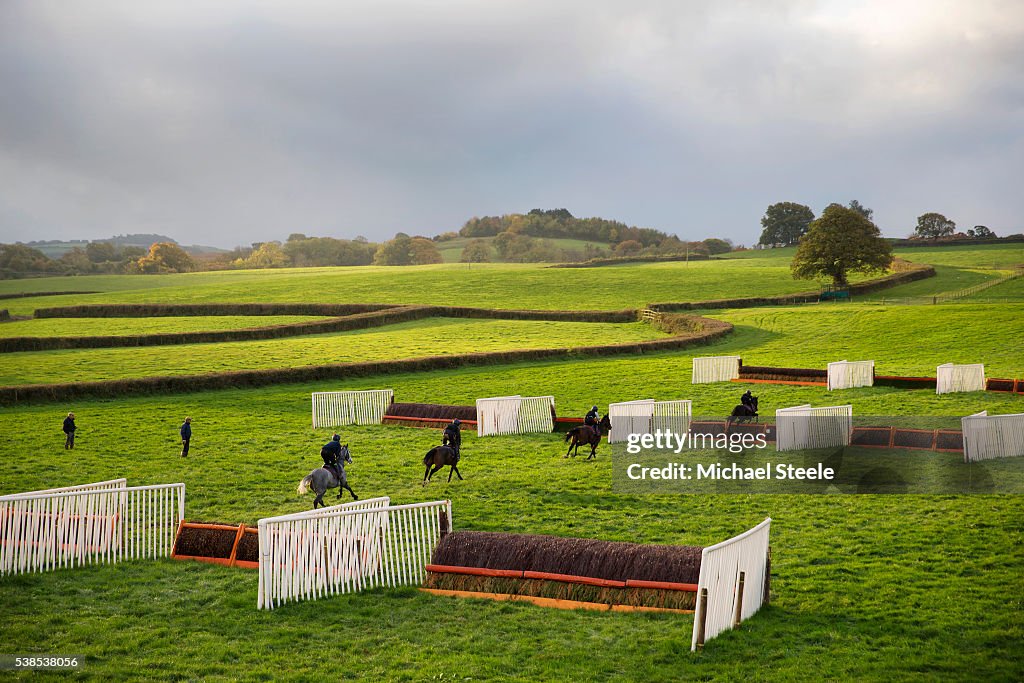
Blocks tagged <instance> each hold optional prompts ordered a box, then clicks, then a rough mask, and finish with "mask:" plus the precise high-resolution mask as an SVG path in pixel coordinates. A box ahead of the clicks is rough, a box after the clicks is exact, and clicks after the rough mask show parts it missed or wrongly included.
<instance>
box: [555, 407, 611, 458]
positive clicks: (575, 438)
mask: <svg viewBox="0 0 1024 683" xmlns="http://www.w3.org/2000/svg"><path fill="white" fill-rule="evenodd" d="M611 430H612V422H611V420H609V419H608V416H607V415H605V416H604V417H602V418H601V421H600V422H598V423H597V427H591V426H589V425H580V426H579V427H573V428H572V429H570V430H569V431H568V432H567V433H566V435H565V441H564V442H563V443H569V440H570V439H572V443H569V450H568V451H566V452H565V455H563V456H562V457H563V458H568V457H569V452H570V451H573V449H574V448H575V449H576V450H575V451H573V453H572V457H574V458H575V457H576V454H577V453H578V452H579V450H580V446H590V455H589V456H587V460H590V459H591V458H596V457H597V447H598V446H599V445H600V444H601V437H602V436H604V435H605V434H607V433H608V432H610V431H611Z"/></svg>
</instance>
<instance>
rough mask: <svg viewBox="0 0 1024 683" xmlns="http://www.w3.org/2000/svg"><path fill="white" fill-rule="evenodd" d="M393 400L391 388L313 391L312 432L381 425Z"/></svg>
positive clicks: (393, 393)
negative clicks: (327, 428) (351, 425)
mask: <svg viewBox="0 0 1024 683" xmlns="http://www.w3.org/2000/svg"><path fill="white" fill-rule="evenodd" d="M394 400H395V390H394V389H369V390H366V391H314V392H313V429H321V428H324V427H340V426H343V425H350V424H357V425H370V424H381V422H382V421H383V419H384V415H385V413H386V412H387V409H388V406H390V405H391V404H392V403H393V402H394Z"/></svg>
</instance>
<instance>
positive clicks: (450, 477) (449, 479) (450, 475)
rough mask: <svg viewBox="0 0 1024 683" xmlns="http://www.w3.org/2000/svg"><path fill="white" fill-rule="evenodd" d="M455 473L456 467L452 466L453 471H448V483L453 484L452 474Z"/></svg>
mask: <svg viewBox="0 0 1024 683" xmlns="http://www.w3.org/2000/svg"><path fill="white" fill-rule="evenodd" d="M454 471H455V465H452V466H451V469H449V470H448V483H449V484H450V483H452V472H454ZM459 478H460V479H461V478H462V477H459Z"/></svg>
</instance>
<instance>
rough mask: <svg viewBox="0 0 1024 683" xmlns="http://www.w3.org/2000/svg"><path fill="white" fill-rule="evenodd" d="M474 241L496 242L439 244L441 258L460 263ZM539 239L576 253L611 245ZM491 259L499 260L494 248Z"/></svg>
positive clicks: (467, 239)
mask: <svg viewBox="0 0 1024 683" xmlns="http://www.w3.org/2000/svg"><path fill="white" fill-rule="evenodd" d="M474 239H482V240H484V241H485V242H487V243H488V244H490V243H492V242H494V238H493V237H479V238H472V237H459V238H457V239H454V240H448V241H446V242H438V243H437V248H438V250H440V252H441V256H443V257H444V262H445V263H458V262H459V261H460V259H461V258H462V250H463V249H464V248H465V247H466V245H467V244H469V243H470V242H471V241H473V240H474ZM537 239H543V240H544V241H545V242H550V243H552V244H554V245H555V246H556V247H558V248H559V249H572V250H575V251H583V250H584V249H585V248H586V247H587V246H588V245H589V246H592V247H596V248H600V249H605V250H608V249H609V245H608V244H607V243H603V242H594V241H589V240H574V239H568V238H561V237H559V238H547V237H543V238H537ZM491 258H492V259H494V260H497V258H498V255H497V253H495V252H494V251H493V248H492V255H491Z"/></svg>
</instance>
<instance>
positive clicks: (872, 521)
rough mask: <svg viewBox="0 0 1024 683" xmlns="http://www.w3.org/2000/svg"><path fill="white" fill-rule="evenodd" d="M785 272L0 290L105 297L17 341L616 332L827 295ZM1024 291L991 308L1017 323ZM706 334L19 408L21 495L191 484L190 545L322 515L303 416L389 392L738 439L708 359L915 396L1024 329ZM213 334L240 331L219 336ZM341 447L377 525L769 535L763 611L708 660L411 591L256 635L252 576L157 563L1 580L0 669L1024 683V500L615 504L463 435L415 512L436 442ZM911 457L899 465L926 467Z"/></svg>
mask: <svg viewBox="0 0 1024 683" xmlns="http://www.w3.org/2000/svg"><path fill="white" fill-rule="evenodd" d="M897 251H898V253H899V254H900V255H903V256H904V257H905V258H910V259H911V260H913V261H917V262H924V263H934V264H937V268H938V271H939V275H938V277H936V278H932V279H930V280H927V281H924V282H922V283H912V284H910V285H905V286H903V288H906V289H905V290H904V293H903V294H901V296H905V297H908V296H928V295H932V294H937V293H942V292H946V291H952V290H956V289H960V288H963V287H966V286H971V285H972V284H976V283H977V282H982V281H985V280H986V279H989V278H992V277H997V276H998V273H997V272H995V271H993V270H992V268H993V267H997V268H1000V269H1002V268H1006V267H1009V266H1010V265H1012V264H1014V263H1019V262H1022V261H1024V258H1022V256H1024V249H1021V248H1020V245H1008V246H999V247H955V248H932V249H930V250H929V249H925V248H920V249H918V248H915V249H910V250H897ZM785 252H786V250H774V251H770V252H745V253H742V254H738V255H730V258H725V259H716V260H713V261H707V262H691V263H689V264H685V263H663V264H643V265H629V266H622V267H616V268H595V269H564V270H563V269H545V268H543V267H540V266H536V265H525V266H524V265H511V264H489V265H476V264H474V265H473V267H472V268H467V267H466V266H465V265H455V264H451V265H437V266H424V267H412V268H380V267H367V268H323V269H295V270H282V271H231V272H217V273H194V274H186V275H165V276H90V277H76V278H50V279H44V280H21V281H4V282H0V293H4V292H24V291H54V290H67V289H83V290H84V289H96V290H101V291H102V292H103V293H102V294H95V295H72V296H61V297H43V298H35V299H33V298H25V299H10V300H5V301H0V308H10V309H11V311H12V313H15V314H20V315H26V314H31V312H32V310H33V309H34V308H36V307H43V306H54V305H71V304H85V303H133V302H140V303H141V302H149V303H192V302H234V301H237V302H263V301H267V302H272V301H295V302H306V301H320V302H365V303H370V302H374V303H376V302H381V303H436V304H451V305H467V306H487V307H501V308H548V309H558V308H570V309H582V308H602V309H618V308H624V307H636V306H640V305H643V304H645V303H648V302H653V301H699V300H704V299H713V298H725V297H737V296H755V295H762V294H763V295H770V294H784V293H790V292H797V291H805V290H809V289H814V288H815V287H816V285H815V283H811V282H801V281H795V280H792V278H791V277H790V275H789V258H790V257H791V255H790V256H788V257H787V256H786V254H785ZM904 252H906V253H904ZM929 259H931V260H929ZM1022 282H1024V281H1022V280H1016V281H1013V282H1010V283H1006V284H1004V285H1000V286H997V287H995V288H992V289H990V290H986V291H985V292H983V293H982V297H987V296H997V295H999V296H1017V297H1019V296H1021V295H1022V294H1024V291H1022V290H1021V283H1022ZM903 288H896V289H894V290H889V291H888V292H887V294H888V295H889V296H892V294H891V293H892V292H896V291H897V290H900V289H903ZM1006 292H1010V293H1011V294H1009V295H1007V294H1005V293H1006ZM1018 300H1020V299H1018ZM705 314H706V315H711V316H713V317H717V318H721V319H724V320H728V321H729V322H731V323H733V324H734V325H735V331H734V333H733V334H732V335H729V336H728V337H726V338H724V339H723V340H721V341H719V342H717V343H715V344H712V345H709V346H705V347H696V348H693V349H687V350H685V351H673V352H658V353H650V354H642V355H638V356H617V357H607V358H591V357H579V358H573V359H568V360H565V359H563V360H557V361H556V360H552V361H546V362H529V363H517V364H510V365H494V366H486V367H472V368H460V369H457V370H450V371H436V372H423V373H406V374H394V375H387V376H380V377H366V378H359V379H356V380H350V381H324V382H317V383H307V384H294V385H278V386H272V387H266V388H262V389H242V388H237V389H227V390H218V391H208V392H197V393H176V394H165V395H154V396H148V397H137V398H131V399H104V400H99V399H96V400H77V401H74V402H64V401H54V402H41V403H33V404H27V405H25V404H22V405H14V406H5V407H4V408H3V409H2V410H0V433H2V434H3V437H4V438H3V445H2V446H0V462H2V464H0V494H4V493H10V492H17V491H27V490H31V489H39V488H49V487H54V486H64V485H68V484H72V483H83V482H88V481H97V480H103V479H110V478H114V477H120V476H125V477H128V479H129V484H133V485H134V484H153V483H167V482H175V481H183V482H185V484H186V486H187V491H188V493H187V505H186V516H187V518H189V519H193V520H203V521H222V522H230V523H238V522H245V523H249V524H252V523H255V522H256V520H258V519H259V518H261V517H265V516H270V515H274V514H282V513H287V512H295V511H299V510H304V509H307V508H308V507H310V506H311V504H312V495H307V496H305V497H300V496H298V495H297V494H296V491H295V489H296V486H297V485H298V482H299V480H300V479H301V478H302V476H304V475H305V474H306V473H308V472H309V471H310V470H311V469H313V468H314V467H317V466H319V464H320V458H319V447H320V445H321V444H322V443H323V442H324V441H326V440H327V439H328V438H329V436H330V433H331V430H319V431H314V430H313V429H312V428H311V426H310V412H309V411H310V392H312V391H328V390H338V389H368V388H385V387H390V388H394V389H395V393H396V400H398V401H403V402H404V401H408V402H432V403H451V404H464V405H469V404H472V403H473V401H474V400H475V399H477V398H481V397H486V396H501V395H509V394H522V395H546V394H553V395H554V396H555V398H556V405H557V411H558V413H559V415H578V416H582V414H583V413H584V412H585V411H586V410H587V409H588V408H589V407H590V406H591V405H593V404H594V403H597V404H598V405H599V406H600V408H601V410H602V412H604V411H605V410H606V407H607V404H608V403H610V402H614V401H623V400H631V399H639V398H655V399H663V400H664V399H691V400H693V402H694V405H693V408H694V414H695V415H698V416H701V415H704V416H715V415H719V416H720V415H723V414H726V413H728V412H729V411H730V410H731V409H732V408H733V407H734V406H735V405H736V404H737V403H738V401H739V395H740V394H741V393H742V391H743V390H744V389H746V388H748V387H747V386H745V385H744V384H743V383H720V384H706V385H693V384H691V383H690V379H691V363H692V358H693V357H694V356H698V355H720V354H738V355H741V356H742V357H743V359H744V363H745V364H747V365H786V366H796V367H817V368H824V367H825V364H826V363H827V362H829V361H834V360H842V359H847V360H875V361H876V367H877V372H878V374H895V375H900V374H908V375H934V372H935V366H936V365H938V364H940V363H945V362H963V363H973V362H983V363H985V365H986V373H987V374H988V375H989V376H990V377H1000V376H1001V377H1022V376H1024V355H1022V354H1021V353H1020V350H1019V349H1020V343H1019V340H1020V339H1021V338H1022V336H1024V322H1022V321H1024V303H1001V304H990V303H977V302H976V303H970V302H963V303H956V304H945V305H887V304H886V305H883V304H880V303H879V302H878V300H877V298H869V299H868V300H867V301H865V302H864V303H859V302H854V303H835V304H832V303H830V304H810V305H803V306H793V307H771V308H751V309H736V310H714V311H710V312H707V313H705ZM298 319H304V318H298ZM211 320H216V321H217V322H215V323H211V322H210V321H211ZM232 320H238V325H239V326H244V325H246V323H247V322H251V323H252V324H258V325H262V324H267V321H268V320H269V318H266V317H258V318H241V319H237V318H217V319H213V318H207V317H203V318H195V319H192V320H188V319H177V320H176V319H166V318H163V319H157V318H154V319H133V320H122V319H103V320H89V319H74V320H72V319H68V320H59V319H57V320H33V321H26V322H24V323H21V322H15V323H5V324H3V325H0V330H10V329H14V330H18V329H19V328H17V327H12V326H14V325H22V326H23V328H24V329H33V330H50V331H51V332H52V333H54V334H74V333H75V332H74V331H80V330H89V332H88V334H94V333H98V334H118V333H121V334H127V333H129V332H126V331H125V330H128V329H132V330H138V331H146V332H148V331H156V330H157V329H161V330H162V328H159V327H150V325H160V324H168V325H172V326H173V325H178V324H180V325H183V326H185V327H180V328H171V330H169V331H182V330H183V329H228V328H230V327H231V326H233V324H234V323H231V322H229V321H232ZM221 323H223V324H224V325H225V327H223V328H220V327H216V328H215V327H210V325H211V324H217V325H219V324H221ZM47 325H51V326H52V327H47ZM122 325H127V326H129V327H121V326H122ZM190 325H195V326H196V327H195V328H192V327H189V326H190ZM118 330H121V331H120V332H118ZM81 333H85V332H81ZM2 334H7V335H12V334H14V333H11V332H7V331H5V332H2ZM16 334H19V335H20V334H23V333H22V332H16ZM32 334H33V335H42V334H43V333H42V332H33V333H32ZM658 336H662V335H659V334H658V333H657V332H655V331H654V330H652V329H651V328H650V327H649V326H646V325H641V324H638V323H637V324H620V325H612V324H603V323H601V324H598V323H549V322H534V321H496V320H466V319H458V320H451V319H432V320H423V321H416V322H411V323H402V324H398V325H392V326H387V327H382V328H373V329H368V330H361V331H354V332H347V333H339V334H328V335H313V336H307V337H297V338H289V339H281V340H270V341H254V342H238V343H223V344H195V345H181V346H165V347H144V348H133V349H86V350H73V351H47V352H34V353H17V354H0V384H14V383H24V382H32V381H40V382H65V381H75V380H86V379H114V378H119V377H137V376H146V375H157V374H181V373H189V374H191V373H203V372H213V371H218V370H230V369H243V368H264V367H293V366H300V365H307V364H321V363H330V362H339V363H340V362H346V361H357V360H371V359H385V358H412V357H420V356H427V355H441V354H449V353H464V352H469V351H487V350H502V349H517V348H548V347H559V346H583V345H591V344H608V343H616V342H627V341H637V340H640V339H651V338H656V337H658ZM749 388H752V389H753V391H754V393H755V394H757V395H758V396H759V397H760V407H761V414H762V416H765V417H768V416H771V415H773V414H774V410H776V409H777V408H782V407H787V406H794V405H798V404H803V403H811V404H813V405H818V406H821V405H836V404H846V403H850V404H852V405H853V407H854V415H855V416H868V415H875V416H886V417H891V418H892V419H893V422H892V423H893V424H895V423H897V422H899V421H901V420H909V419H911V418H914V417H916V416H944V417H947V418H949V419H950V420H953V421H955V420H956V419H957V418H959V417H960V416H963V415H968V414H971V413H975V412H978V411H979V410H988V411H989V412H990V413H992V414H999V413H1020V412H1024V396H1020V395H1012V394H1005V393H995V392H974V393H963V394H949V395H944V396H937V395H935V393H934V390H905V389H894V388H887V387H872V388H861V389H851V390H845V391H836V392H829V391H827V390H826V389H824V388H823V387H799V386H788V385H751V386H750V387H749ZM71 410H73V411H74V412H75V413H76V416H77V424H78V427H79V432H78V438H77V444H78V445H77V447H76V449H75V450H74V451H71V452H68V451H65V450H64V449H63V434H62V433H61V421H62V419H63V417H64V415H65V414H66V413H67V412H68V411H71ZM186 415H189V416H191V417H192V418H193V429H194V436H193V441H192V452H191V454H190V456H189V458H187V459H182V458H180V457H179V455H178V454H179V452H180V442H179V440H178V426H179V425H180V424H181V422H182V420H183V418H184V417H185V416H186ZM340 432H341V434H342V436H343V441H345V442H347V443H349V444H350V447H351V449H352V455H353V458H354V463H353V464H352V465H351V466H350V468H349V475H350V483H351V485H352V487H353V489H354V490H355V491H356V492H357V493H358V494H359V495H360V496H361V497H364V498H366V497H372V496H377V495H385V494H386V495H390V496H391V497H392V500H393V501H394V502H396V503H407V502H414V501H421V500H436V499H445V498H448V499H451V500H452V505H453V515H454V525H455V528H456V529H474V530H484V531H516V532H527V533H547V534H556V535H562V536H579V537H589V538H602V539H609V540H627V541H639V542H651V543H681V544H697V545H707V544H711V543H714V542H717V541H721V540H724V539H726V538H729V537H732V536H734V535H736V534H737V533H739V532H741V531H744V530H746V529H748V528H750V527H751V526H753V525H754V524H756V523H758V522H760V521H761V520H762V519H764V518H765V517H766V516H771V517H772V518H773V520H774V521H773V526H772V557H773V561H772V603H771V605H770V606H769V607H767V608H765V609H764V610H763V611H762V612H760V613H759V614H757V615H756V616H755V617H754V618H752V619H750V620H749V621H747V622H745V623H744V624H743V625H742V627H741V628H740V629H738V630H737V631H734V632H730V633H727V634H724V635H722V636H720V637H719V638H716V639H715V640H712V641H711V642H710V643H709V644H708V646H707V647H706V648H705V650H704V651H703V652H701V653H697V654H691V653H690V652H689V643H690V633H691V627H692V618H690V617H688V616H680V615H668V614H630V613H595V612H568V611H561V610H549V609H544V608H540V607H535V606H532V605H524V604H510V603H492V602H487V601H477V600H456V599H449V598H437V597H433V596H429V595H426V594H423V593H420V592H418V591H416V590H414V589H411V588H405V589H400V590H374V591H369V592H366V593H359V594H351V595H345V596H334V597H329V598H325V599H322V600H319V601H315V602H305V603H293V604H289V605H286V606H284V607H282V608H280V609H277V610H274V611H272V612H261V611H258V610H257V609H256V590H257V586H256V582H257V573H256V572H255V571H247V570H240V569H227V568H222V567H216V566H212V565H202V564H196V563H188V562H175V561H171V560H161V561H156V562H143V561H139V562H125V563H121V564H118V565H113V566H90V567H85V568H79V569H72V570H60V571H54V572H50V573H47V574H33V575H23V576H5V577H0V652H3V653H37V654H38V653H44V652H45V653H54V654H80V655H84V656H85V668H84V670H83V671H82V672H81V674H80V676H81V677H82V678H87V679H90V680H154V679H156V680H225V681H228V680H254V681H256V680H259V681H263V680H274V681H276V680H296V681H305V680H311V679H317V678H321V677H324V676H327V677H335V678H345V679H348V678H352V679H360V680H373V681H392V680H402V681H405V680H407V681H421V680H436V681H454V680H510V681H594V680H598V681H615V680H636V681H678V680H690V679H700V680H773V681H774V680H783V681H788V680H792V681H803V680H878V681H892V680H936V679H937V680H985V681H1003V680H1006V681H1011V680H1012V681H1016V680H1021V679H1022V678H1024V650H1022V649H1021V647H1020V643H1021V642H1022V639H1024V619H1022V614H1024V609H1022V604H1021V599H1020V595H1021V592H1022V589H1024V574H1022V572H1021V568H1022V567H1024V550H1022V548H1024V524H1022V520H1024V498H1022V497H1021V496H998V495H967V496H953V495H946V496H924V495H916V496H898V495H874V496H870V495H860V496H855V495H749V494H747V495H714V494H706V495H704V494H697V495H651V494H637V493H634V494H627V493H621V492H616V491H613V487H612V463H611V459H610V457H609V454H610V449H609V448H608V446H607V444H603V445H602V446H601V448H600V450H599V457H598V459H597V460H596V461H591V462H586V461H583V459H582V458H577V459H563V458H562V455H563V454H564V453H565V445H564V444H563V442H562V437H561V435H558V434H535V435H528V436H515V437H487V438H482V439H478V438H476V437H475V435H474V434H473V433H467V434H466V437H465V443H464V458H463V462H462V463H461V464H460V469H461V470H462V472H463V474H464V476H465V477H466V480H465V481H455V482H452V483H451V484H447V483H445V481H444V478H445V477H446V476H447V472H444V473H439V474H438V475H435V481H434V482H433V483H432V484H430V485H429V486H428V487H426V488H424V487H422V486H421V485H420V483H419V482H420V480H421V479H422V477H423V466H422V464H421V459H422V456H423V454H424V453H425V452H426V450H427V449H428V448H429V447H431V446H432V445H435V444H437V443H438V442H439V439H440V434H439V432H438V431H437V430H422V429H411V428H403V427H384V426H366V427H343V428H341V429H340ZM932 455H933V456H940V455H941V457H946V456H945V455H943V454H932ZM915 457H916V456H915V454H914V452H908V454H907V458H911V459H913V458H915ZM930 457H931V456H930ZM948 457H950V458H956V457H957V456H955V455H948ZM332 495H333V494H332ZM332 502H333V499H332ZM11 675H12V676H15V674H11ZM44 675H45V674H44Z"/></svg>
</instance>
